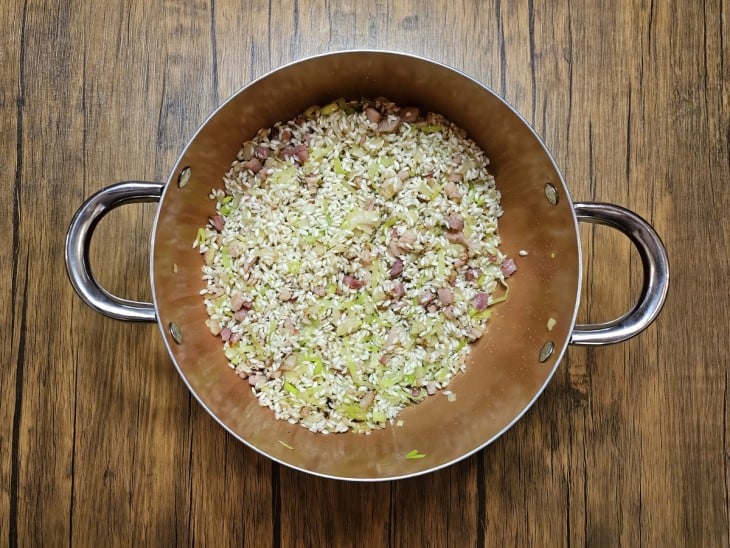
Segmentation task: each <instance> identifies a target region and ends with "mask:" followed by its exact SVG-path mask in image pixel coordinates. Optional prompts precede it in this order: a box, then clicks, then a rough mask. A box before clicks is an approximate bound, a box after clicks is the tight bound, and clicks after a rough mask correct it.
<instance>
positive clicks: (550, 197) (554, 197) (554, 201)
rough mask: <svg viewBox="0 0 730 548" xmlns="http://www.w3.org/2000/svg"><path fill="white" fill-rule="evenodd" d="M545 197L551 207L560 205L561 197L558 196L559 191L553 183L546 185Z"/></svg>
mask: <svg viewBox="0 0 730 548" xmlns="http://www.w3.org/2000/svg"><path fill="white" fill-rule="evenodd" d="M545 197H546V198H547V201H548V202H550V204H551V205H558V201H559V200H560V195H559V194H558V189H556V188H555V186H554V185H553V184H552V183H545Z"/></svg>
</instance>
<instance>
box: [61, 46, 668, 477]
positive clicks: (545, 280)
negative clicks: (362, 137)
mask: <svg viewBox="0 0 730 548" xmlns="http://www.w3.org/2000/svg"><path fill="white" fill-rule="evenodd" d="M341 96H344V97H346V98H360V97H376V96H387V97H389V98H391V99H392V100H394V101H396V102H397V103H399V104H402V105H416V106H419V107H421V108H422V109H423V110H431V111H435V112H439V113H442V114H443V115H445V116H446V117H447V118H449V119H451V120H452V121H453V122H455V123H456V124H458V125H459V126H461V127H463V128H464V129H466V130H467V132H468V134H469V136H470V137H471V138H473V139H474V140H475V141H476V142H477V143H479V145H480V146H481V147H482V148H483V149H484V150H485V151H486V152H487V155H488V156H489V158H490V159H491V168H490V169H491V172H492V173H493V174H494V176H495V178H496V181H497V186H498V188H499V189H500V191H501V192H502V199H503V209H504V211H505V213H504V216H503V217H502V218H501V220H500V225H499V230H500V233H501V236H502V240H503V249H504V251H505V252H506V253H507V254H509V255H510V256H513V257H516V259H517V264H518V269H519V270H518V272H517V274H515V275H514V276H513V277H512V278H511V284H510V285H511V290H510V299H509V300H508V301H507V302H506V303H504V304H501V305H500V306H499V307H497V310H496V312H495V314H494V315H493V316H492V319H491V320H490V324H489V328H488V331H487V333H486V335H485V336H484V337H482V339H480V340H479V342H478V343H477V344H476V345H475V346H474V347H473V349H472V352H471V355H470V358H469V363H468V370H467V371H466V373H463V374H461V375H460V376H458V377H457V378H456V379H455V380H454V381H453V382H452V384H451V385H450V389H451V390H452V391H453V392H454V393H455V394H456V395H457V399H456V401H454V402H449V401H448V399H447V398H445V397H432V398H427V400H426V401H425V402H423V403H421V404H419V405H417V406H414V407H412V408H409V409H407V410H405V411H404V412H403V413H402V415H401V418H402V420H403V423H404V424H403V426H401V427H398V426H389V427H387V428H385V429H383V430H380V431H376V432H373V433H372V434H371V435H362V434H350V433H348V434H336V435H322V434H313V433H311V432H309V431H308V430H306V429H304V428H302V427H299V426H295V425H291V424H289V423H287V422H284V421H277V420H275V419H274V416H273V413H272V412H271V411H270V410H269V409H268V408H263V407H260V406H259V405H258V403H257V401H256V399H255V398H254V396H253V395H252V393H251V389H250V387H249V386H248V384H247V383H246V382H243V381H241V380H240V379H239V378H238V377H236V376H235V375H234V373H233V371H232V370H231V369H230V368H229V367H228V366H227V363H226V360H225V358H224V355H223V351H222V346H221V343H220V340H219V339H218V338H215V337H213V336H212V335H211V334H210V333H209V332H208V330H207V329H206V327H205V325H204V320H205V319H206V312H205V309H204V306H203V303H202V299H201V297H200V295H199V291H200V290H201V289H202V288H203V281H202V279H201V264H202V263H201V257H200V255H199V254H198V253H197V252H196V251H195V250H193V249H192V247H191V244H192V242H193V241H194V239H195V236H196V231H197V229H198V227H200V226H203V225H204V224H205V222H206V219H207V218H208V216H209V215H211V214H213V213H214V202H213V201H211V200H209V199H208V198H207V196H208V194H209V192H210V189H211V186H218V187H222V180H221V177H222V175H223V174H224V172H225V171H226V170H227V168H228V166H229V165H230V163H231V161H232V159H233V158H234V156H235V154H236V152H237V151H238V149H239V148H240V146H241V143H242V142H244V141H245V140H247V139H250V138H251V137H252V136H253V135H254V133H255V132H256V130H258V129H259V128H261V127H268V126H271V125H272V124H273V123H274V122H276V121H280V120H287V119H289V118H291V117H293V116H294V115H296V114H298V113H299V112H301V111H303V110H305V109H306V108H307V107H308V106H310V105H312V104H324V103H326V102H329V101H331V100H332V99H334V98H337V97H341ZM133 201H159V208H158V210H157V216H156V220H155V226H154V230H153V234H152V251H151V260H150V273H151V279H152V292H153V299H154V303H139V302H135V301H127V300H124V299H120V298H118V297H115V296H113V295H111V294H109V293H108V292H107V291H106V290H104V289H103V288H102V287H100V286H99V284H98V283H97V282H96V280H95V279H94V278H93V276H92V274H91V271H90V268H89V264H88V249H89V241H90V238H91V235H92V233H93V230H94V227H95V226H96V223H97V222H98V221H99V219H100V218H101V217H102V216H103V215H104V214H105V213H106V212H107V211H109V210H110V209H112V208H114V207H116V206H118V205H120V204H122V203H126V202H133ZM579 220H584V221H587V222H593V223H602V224H608V225H610V226H612V227H614V228H617V229H618V230H620V231H622V232H623V233H625V234H626V235H627V236H628V237H629V238H630V239H631V241H632V242H633V243H634V245H635V246H636V247H637V249H638V251H639V254H640V255H641V258H642V262H643V266H644V284H643V290H642V293H641V296H640V298H639V300H638V302H637V303H636V305H635V307H634V308H633V309H632V310H631V311H629V312H628V313H627V314H626V315H624V316H622V317H621V318H619V319H617V320H615V321H613V322H610V323H607V324H602V325H591V326H576V325H575V319H576V312H577V309H578V304H579V295H580V287H581V247H580V241H579V233H578V221H579ZM521 249H524V250H528V251H529V255H528V256H527V257H524V258H523V257H520V256H518V251H519V250H521ZM66 262H67V267H68V273H69V277H70V279H71V282H72V284H73V286H74V288H75V289H76V291H77V292H78V293H79V295H80V296H81V297H82V298H83V299H84V300H85V301H86V303H87V304H88V305H89V306H91V307H92V308H94V309H95V310H97V311H99V312H100V313H102V314H105V315H107V316H111V317H114V318H117V319H122V320H128V321H156V322H157V324H158V326H159V328H160V331H161V333H162V337H163V338H164V340H165V344H166V346H167V349H168V351H169V353H170V357H171V358H172V361H173V363H174V364H175V367H177V369H178V371H179V372H180V375H181V377H182V379H183V381H184V382H185V384H186V385H187V386H188V388H189V389H190V391H191V392H192V393H193V395H194V396H195V397H196V398H197V399H198V401H199V402H200V404H201V405H202V406H203V407H204V408H205V409H206V410H207V411H208V412H209V413H210V414H211V416H212V417H213V418H214V419H215V420H217V421H218V422H219V423H220V424H221V425H222V426H223V427H224V428H225V429H226V430H228V431H229V432H230V433H231V434H233V435H234V436H235V437H236V438H238V439H239V440H241V441H242V442H243V443H245V444H246V445H248V446H249V447H251V448H253V449H255V450H256V451H259V452H260V453H263V454H264V455H267V456H268V457H270V458H272V459H274V460H276V461H278V462H280V463H282V464H285V465H287V466H290V467H292V468H296V469H298V470H302V471H305V472H309V473H312V474H316V475H320V476H325V477H331V478H340V479H351V480H385V479H396V478H403V477H409V476H414V475H418V474H422V473H426V472H430V471H433V470H436V469H439V468H442V467H444V466H448V465H449V464H452V463H454V462H456V461H458V460H460V459H463V458H465V457H467V456H468V455H470V454H472V453H474V452H475V451H478V450H479V449H481V448H483V447H485V446H486V445H488V444H489V443H491V442H492V441H494V440H495V439H497V438H498V437H499V436H500V435H501V434H502V433H503V432H505V431H506V430H507V429H508V428H509V427H510V426H511V425H512V424H514V423H515V421H517V420H518V419H519V418H520V417H521V416H522V415H523V414H524V413H525V412H526V411H527V409H528V408H529V407H530V406H531V405H532V403H533V402H534V401H535V400H536V398H537V397H538V396H539V395H540V393H541V392H542V391H543V389H544V388H545V386H546V384H547V383H548V381H549V380H550V378H551V377H552V375H553V373H554V372H555V370H556V368H557V367H558V364H559V363H560V360H561V358H562V356H563V353H564V352H565V350H566V348H567V346H568V345H569V344H584V345H602V344H608V343H615V342H620V341H622V340H625V339H627V338H629V337H632V336H634V335H636V334H638V333H639V332H640V331H642V330H643V329H644V328H646V327H647V326H648V325H649V324H650V323H651V322H652V321H653V320H654V318H655V317H656V315H657V314H658V313H659V310H660V309H661V307H662V304H663V302H664V300H665V297H666V293H667V289H668V283H669V271H668V262H667V256H666V251H665V249H664V246H663V245H662V242H661V240H660V239H659V237H658V236H657V234H656V232H655V231H654V230H653V229H652V228H651V226H650V225H648V224H647V223H646V221H644V220H643V219H641V218H640V217H638V216H637V215H636V214H634V213H632V212H630V211H627V210H625V209H623V208H620V207H618V206H614V205H610V204H598V203H573V202H572V200H571V198H570V194H569V192H568V189H567V187H566V185H565V182H564V181H563V178H562V176H561V174H560V172H559V171H558V168H557V167H556V165H555V162H554V161H553V159H552V157H551V156H550V153H549V152H548V151H547V150H546V148H545V146H544V145H543V144H542V142H541V141H540V139H539V138H538V137H537V135H536V134H535V132H534V131H533V130H532V129H531V128H530V127H529V125H528V124H527V123H526V122H525V121H524V120H523V119H522V117H520V115H519V114H517V113H516V112H515V111H514V110H513V109H512V108H511V107H510V106H509V105H507V104H506V103H505V102H504V101H503V100H502V99H500V98H499V97H498V96H497V95H495V94H494V93H493V92H491V91H490V90H489V89H487V88H486V87H484V86H483V85H481V84H480V83H479V82H476V81H475V80H473V79H471V78H469V77H468V76H466V75H464V74H462V73H460V72H457V71H456V70H454V69H451V68H449V67H446V66H444V65H440V64H438V63H434V62H432V61H428V60H426V59H423V58H419V57H415V56H411V55H404V54H400V53H391V52H382V51H346V52H339V53H331V54H326V55H321V56H317V57H312V58H309V59H304V60H302V61H298V62H296V63H292V64H290V65H287V66H284V67H282V68H280V69H278V70H275V71H274V72H271V73H270V74H268V75H266V76H264V77H262V78H260V79H258V80H256V81H254V82H252V83H251V84H249V85H248V86H246V87H244V88H243V89H241V90H240V91H239V92H238V93H236V94H235V95H234V96H232V97H231V98H230V99H229V100H228V101H227V102H225V103H224V104H223V105H221V106H220V107H219V108H218V109H217V110H216V111H215V112H214V113H213V114H212V115H211V116H210V117H209V118H208V119H207V120H206V121H205V123H204V124H203V125H202V126H201V127H200V129H199V130H198V131H197V133H196V134H195V135H194V136H193V138H192V139H191V140H190V142H189V143H188V145H187V146H186V147H185V149H184V150H183V152H182V154H181V155H180V157H179V159H178V161H177V163H176V164H175V166H174V167H173V169H172V170H171V172H170V176H169V178H168V180H167V182H166V183H165V184H164V185H163V184H159V183H143V182H126V183H119V184H116V185H112V186H110V187H107V188H105V189H103V190H101V191H100V192H98V193H97V194H95V195H94V196H92V197H91V198H89V199H88V200H87V201H86V202H85V203H84V204H83V205H82V206H81V208H80V209H79V211H78V212H77V214H76V216H75V217H74V219H73V221H72V223H71V226H70V228H69V232H68V236H67V241H66ZM173 265H176V266H175V267H174V266H173ZM550 318H553V319H554V320H555V322H554V323H555V325H554V327H553V329H552V330H548V328H547V324H548V320H549V319H550ZM551 323H552V322H551ZM413 449H417V450H418V451H420V452H421V453H424V454H425V455H426V456H425V457H424V458H422V459H418V460H409V459H406V458H405V455H406V454H407V453H408V452H410V451H411V450H413Z"/></svg>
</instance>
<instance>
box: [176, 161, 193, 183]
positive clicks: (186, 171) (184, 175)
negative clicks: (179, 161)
mask: <svg viewBox="0 0 730 548" xmlns="http://www.w3.org/2000/svg"><path fill="white" fill-rule="evenodd" d="M189 182H190V166H187V167H184V168H183V169H182V171H181V172H180V176H179V177H178V178H177V186H179V187H180V188H185V186H187V184H188V183H189Z"/></svg>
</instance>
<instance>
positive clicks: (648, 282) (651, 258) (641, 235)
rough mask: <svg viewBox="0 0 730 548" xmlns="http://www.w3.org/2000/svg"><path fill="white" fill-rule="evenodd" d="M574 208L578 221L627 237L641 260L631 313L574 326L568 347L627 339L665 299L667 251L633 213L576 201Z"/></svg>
mask: <svg viewBox="0 0 730 548" xmlns="http://www.w3.org/2000/svg"><path fill="white" fill-rule="evenodd" d="M574 208H575V215H576V217H577V218H578V221H582V222H588V223H596V224H602V225H607V226H610V227H612V228H615V229H617V230H619V231H620V232H623V233H624V234H625V235H626V236H628V238H629V239H630V240H631V243H633V244H634V246H635V247H636V249H637V250H638V252H639V256H640V257H641V264H642V266H643V269H644V281H643V284H642V288H641V295H640V297H639V300H638V301H637V303H636V305H635V306H634V308H633V309H632V310H631V311H629V312H628V313H626V314H625V315H623V316H621V317H620V318H618V319H616V320H613V321H610V322H606V323H602V324H591V325H576V326H575V328H574V329H573V333H572V335H571V338H570V344H576V345H584V346H599V345H604V344H613V343H618V342H621V341H625V340H627V339H630V338H631V337H634V336H636V335H638V334H639V333H641V332H642V331H643V330H644V329H646V328H647V327H648V326H649V325H650V324H651V323H652V322H653V321H654V319H655V318H656V317H657V315H658V314H659V311H660V310H661V309H662V306H663V305H664V301H665V300H666V298H667V292H668V291H669V259H668V258H667V250H666V249H665V248H664V244H663V243H662V241H661V239H660V238H659V235H658V234H657V233H656V231H655V230H654V228H652V226H651V225H650V224H649V223H647V222H646V221H645V220H644V219H642V218H641V217H640V216H638V215H637V214H636V213H634V212H633V211H630V210H628V209H625V208H623V207H620V206H617V205H613V204H605V203H599V202H577V203H575V204H574Z"/></svg>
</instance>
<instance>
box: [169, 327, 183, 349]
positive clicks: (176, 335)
mask: <svg viewBox="0 0 730 548" xmlns="http://www.w3.org/2000/svg"><path fill="white" fill-rule="evenodd" d="M170 335H172V340H174V341H175V342H176V343H177V344H182V341H183V337H182V331H180V326H179V325H177V324H176V323H175V322H170Z"/></svg>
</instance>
